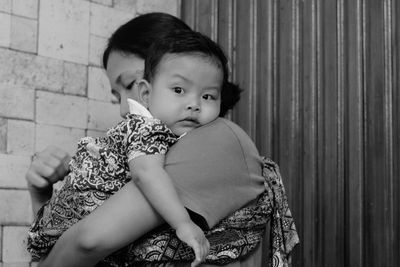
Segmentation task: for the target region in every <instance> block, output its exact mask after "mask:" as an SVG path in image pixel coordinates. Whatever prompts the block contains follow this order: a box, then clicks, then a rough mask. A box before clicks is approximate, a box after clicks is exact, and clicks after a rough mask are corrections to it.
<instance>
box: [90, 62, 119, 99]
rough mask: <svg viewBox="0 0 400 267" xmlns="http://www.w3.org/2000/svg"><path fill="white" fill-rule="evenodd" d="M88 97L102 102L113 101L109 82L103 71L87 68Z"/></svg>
mask: <svg viewBox="0 0 400 267" xmlns="http://www.w3.org/2000/svg"><path fill="white" fill-rule="evenodd" d="M88 97H89V99H96V100H101V101H103V102H111V100H112V99H113V96H112V94H111V86H110V81H109V80H108V78H107V75H106V73H105V71H104V69H101V68H96V67H89V82H88Z"/></svg>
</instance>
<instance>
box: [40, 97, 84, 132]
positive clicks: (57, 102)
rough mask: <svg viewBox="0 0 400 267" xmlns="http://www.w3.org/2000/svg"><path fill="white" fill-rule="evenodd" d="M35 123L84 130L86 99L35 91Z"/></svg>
mask: <svg viewBox="0 0 400 267" xmlns="http://www.w3.org/2000/svg"><path fill="white" fill-rule="evenodd" d="M36 122H37V123H44V124H51V125H59V126H66V127H74V128H82V129H84V128H86V127H87V99H86V98H84V97H78V96H72V95H62V94H56V93H51V92H45V91H37V93H36Z"/></svg>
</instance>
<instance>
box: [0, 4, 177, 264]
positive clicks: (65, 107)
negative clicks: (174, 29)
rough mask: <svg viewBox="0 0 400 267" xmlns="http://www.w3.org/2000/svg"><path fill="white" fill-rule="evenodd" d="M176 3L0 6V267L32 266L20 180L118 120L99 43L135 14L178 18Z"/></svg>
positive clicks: (26, 202) (28, 217)
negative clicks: (49, 156)
mask: <svg viewBox="0 0 400 267" xmlns="http://www.w3.org/2000/svg"><path fill="white" fill-rule="evenodd" d="M179 1H180V0H92V1H88V0H0V267H11V266H13V267H28V266H36V264H34V263H30V256H29V254H28V253H27V252H26V250H25V245H26V230H27V226H28V225H29V223H30V222H31V220H32V216H33V215H32V211H31V205H30V202H29V195H28V192H27V190H26V183H25V177H24V176H25V172H26V171H27V169H28V167H29V164H30V161H31V157H32V155H33V154H34V153H35V152H36V151H40V150H42V149H43V148H45V147H46V146H48V145H57V146H59V147H61V148H64V149H65V150H66V151H69V152H70V153H73V152H74V150H75V146H76V142H77V140H78V138H80V137H82V136H85V135H87V134H88V135H99V134H101V133H102V132H103V131H104V130H105V129H106V128H107V127H109V126H111V125H113V124H115V122H117V121H118V120H119V107H118V106H117V105H113V104H111V102H110V99H111V98H110V93H109V92H110V88H109V84H108V80H107V78H106V76H105V74H104V72H103V69H102V68H101V63H100V62H101V55H102V51H103V49H104V46H105V44H106V41H107V37H108V36H109V35H110V34H111V33H112V32H113V31H114V30H115V29H116V28H117V27H118V26H119V25H120V24H121V23H123V22H125V21H127V20H129V19H130V18H132V17H134V16H136V15H137V14H142V13H147V12H151V11H163V12H167V13H170V14H173V15H178V13H179V4H180V2H179Z"/></svg>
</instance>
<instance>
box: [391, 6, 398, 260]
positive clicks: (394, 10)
mask: <svg viewBox="0 0 400 267" xmlns="http://www.w3.org/2000/svg"><path fill="white" fill-rule="evenodd" d="M399 16H400V3H399V1H393V2H392V16H391V17H392V22H391V23H392V25H393V35H394V36H393V42H394V45H393V47H394V49H393V56H392V60H393V76H394V77H393V81H394V84H393V137H394V140H393V147H394V148H395V151H394V152H393V164H394V166H393V178H394V180H393V191H394V192H395V193H394V195H393V203H394V207H393V208H394V210H393V214H394V220H393V223H394V226H393V228H394V233H393V239H394V244H393V251H394V252H395V253H394V258H393V261H394V262H396V263H398V262H400V253H396V252H398V251H400V238H399V237H400V205H399V203H400V194H399V193H398V192H399V191H400V179H399V177H400V164H398V163H399V162H400V149H399V147H400V90H399V88H400V20H399Z"/></svg>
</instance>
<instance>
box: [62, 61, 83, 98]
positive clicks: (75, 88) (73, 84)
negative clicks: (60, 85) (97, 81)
mask: <svg viewBox="0 0 400 267" xmlns="http://www.w3.org/2000/svg"><path fill="white" fill-rule="evenodd" d="M87 76H88V75H87V66H86V65H82V64H76V63H71V62H65V63H64V90H63V92H64V93H67V94H72V95H81V96H86V88H87Z"/></svg>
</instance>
